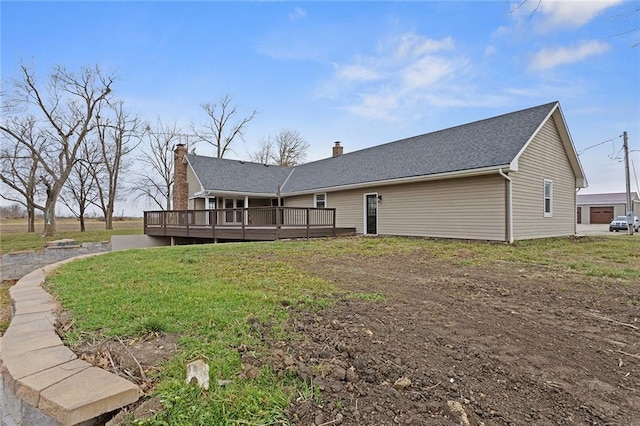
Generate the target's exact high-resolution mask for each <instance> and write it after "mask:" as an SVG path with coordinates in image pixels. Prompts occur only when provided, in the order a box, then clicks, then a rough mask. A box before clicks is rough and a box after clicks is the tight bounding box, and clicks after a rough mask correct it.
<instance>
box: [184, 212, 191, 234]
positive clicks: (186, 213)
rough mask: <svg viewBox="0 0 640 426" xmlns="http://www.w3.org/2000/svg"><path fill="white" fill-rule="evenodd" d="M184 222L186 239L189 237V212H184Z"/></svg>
mask: <svg viewBox="0 0 640 426" xmlns="http://www.w3.org/2000/svg"><path fill="white" fill-rule="evenodd" d="M184 221H185V223H186V224H187V237H189V236H190V235H189V210H185V211H184Z"/></svg>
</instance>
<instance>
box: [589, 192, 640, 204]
mask: <svg viewBox="0 0 640 426" xmlns="http://www.w3.org/2000/svg"><path fill="white" fill-rule="evenodd" d="M631 199H632V200H638V199H639V198H638V194H636V193H635V192H632V193H631ZM626 202H627V193H626V192H612V193H607V194H578V197H577V203H578V204H625V203H626Z"/></svg>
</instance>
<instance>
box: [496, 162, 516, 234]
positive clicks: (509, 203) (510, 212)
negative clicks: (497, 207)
mask: <svg viewBox="0 0 640 426" xmlns="http://www.w3.org/2000/svg"><path fill="white" fill-rule="evenodd" d="M498 173H499V174H500V176H502V177H503V178H505V179H506V180H507V199H508V201H507V214H508V215H509V231H508V232H509V244H513V201H512V200H513V197H512V196H513V190H512V188H511V185H512V183H511V178H510V177H509V176H507V175H506V174H505V173H504V172H503V171H502V169H498Z"/></svg>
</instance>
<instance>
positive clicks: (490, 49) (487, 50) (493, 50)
mask: <svg viewBox="0 0 640 426" xmlns="http://www.w3.org/2000/svg"><path fill="white" fill-rule="evenodd" d="M496 52H497V49H496V47H495V46H494V45H492V44H490V45H488V46H487V47H485V48H484V57H485V58H487V57H489V56H493V55H495V53H496Z"/></svg>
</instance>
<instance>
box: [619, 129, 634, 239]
mask: <svg viewBox="0 0 640 426" xmlns="http://www.w3.org/2000/svg"><path fill="white" fill-rule="evenodd" d="M622 148H623V149H624V171H625V181H626V184H627V212H626V213H627V234H629V235H633V204H632V203H631V178H630V176H629V141H628V139H627V132H626V131H624V132H622Z"/></svg>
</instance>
